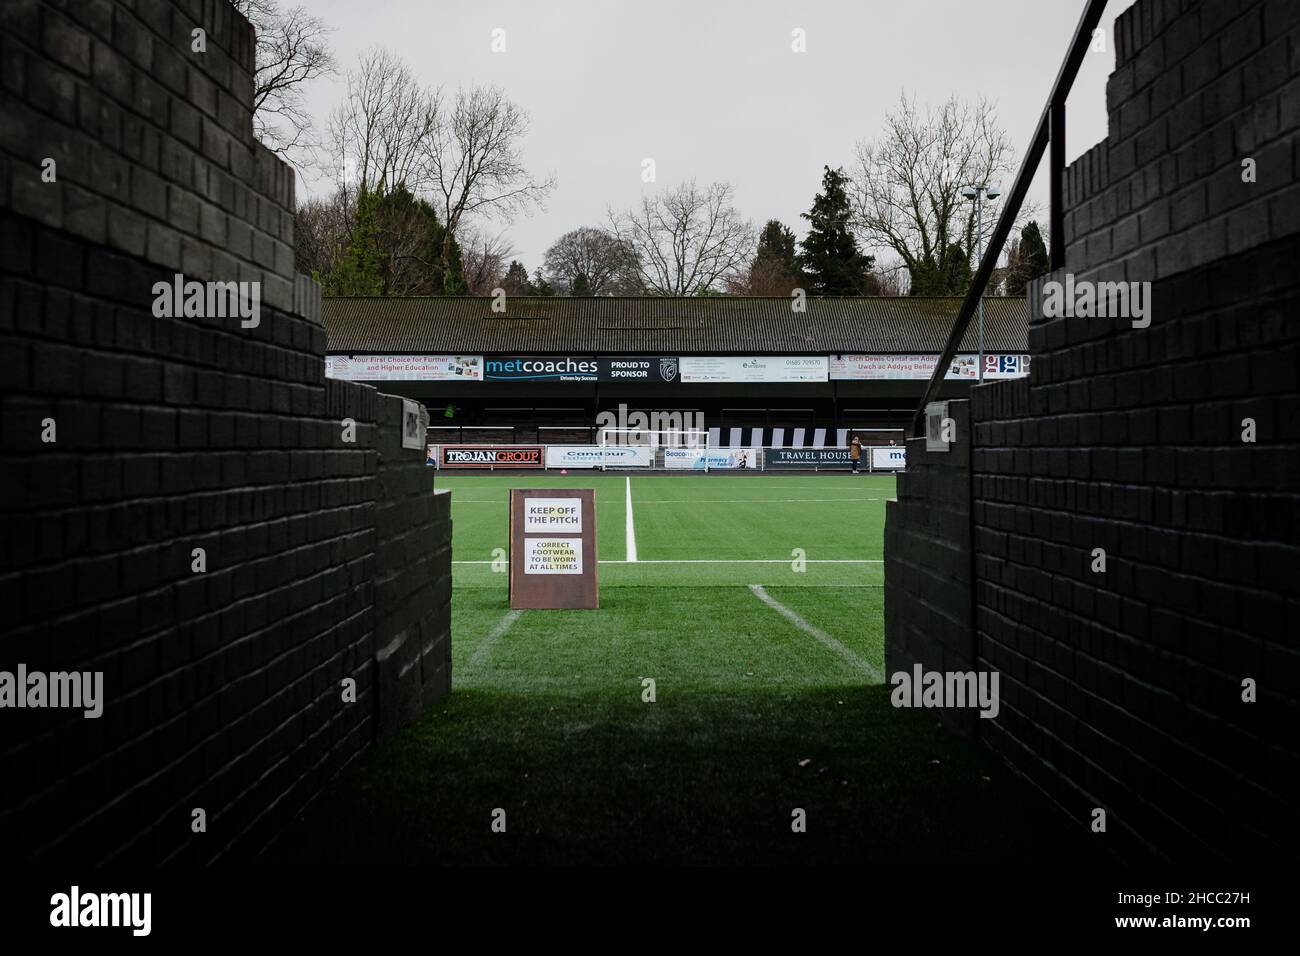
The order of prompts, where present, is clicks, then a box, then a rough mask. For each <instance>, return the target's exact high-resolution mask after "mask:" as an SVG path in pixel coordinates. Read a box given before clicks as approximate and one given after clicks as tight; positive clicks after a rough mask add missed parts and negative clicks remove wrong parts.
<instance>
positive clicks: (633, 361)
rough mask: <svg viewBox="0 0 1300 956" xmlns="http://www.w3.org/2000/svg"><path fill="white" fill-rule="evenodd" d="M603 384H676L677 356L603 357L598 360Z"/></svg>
mask: <svg viewBox="0 0 1300 956" xmlns="http://www.w3.org/2000/svg"><path fill="white" fill-rule="evenodd" d="M596 361H597V362H598V364H599V366H600V370H599V372H598V374H599V376H600V380H601V381H602V382H655V383H663V382H675V381H677V369H678V362H679V359H678V358H677V356H676V355H602V356H600V357H598V358H597V360H596Z"/></svg>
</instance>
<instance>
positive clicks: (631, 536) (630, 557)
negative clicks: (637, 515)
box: [627, 475, 636, 564]
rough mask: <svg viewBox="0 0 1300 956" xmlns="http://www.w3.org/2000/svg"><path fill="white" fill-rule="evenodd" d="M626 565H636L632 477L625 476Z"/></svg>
mask: <svg viewBox="0 0 1300 956" xmlns="http://www.w3.org/2000/svg"><path fill="white" fill-rule="evenodd" d="M627 563H628V564H635V563H636V526H635V525H633V523H632V476H631V475H628V476H627Z"/></svg>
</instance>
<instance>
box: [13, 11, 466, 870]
mask: <svg viewBox="0 0 1300 956" xmlns="http://www.w3.org/2000/svg"><path fill="white" fill-rule="evenodd" d="M195 30H202V31H203V35H204V39H205V43H206V49H205V50H203V51H202V52H200V51H197V50H196V49H195V48H194V40H195V33H194V31H195ZM253 53H254V37H253V33H252V30H251V28H250V26H249V25H248V23H247V22H246V21H244V20H243V19H242V18H241V17H239V16H237V15H236V14H235V13H234V12H233V9H232V8H231V7H230V5H229V3H227V2H226V0H79V2H77V3H62V2H55V0H48V2H38V0H6V2H5V4H4V7H3V15H2V16H0V62H3V69H2V71H0V84H2V85H0V368H2V369H3V379H0V447H2V448H3V469H0V474H2V487H3V493H2V494H0V601H2V602H3V607H4V609H5V613H4V621H3V624H2V625H0V635H2V636H0V671H7V672H11V673H12V672H14V671H15V669H16V668H17V667H18V665H20V664H21V665H24V666H25V667H26V668H27V669H28V670H29V671H42V672H54V671H78V672H80V671H92V672H93V671H98V672H102V673H103V680H104V690H103V697H104V705H103V714H102V716H101V717H99V718H97V719H87V718H85V717H83V716H82V714H81V712H80V711H71V710H66V709H65V710H55V709H22V710H18V709H10V708H4V709H0V767H2V770H0V778H2V779H3V780H4V787H3V795H2V796H0V834H2V835H3V840H4V844H5V846H6V849H7V853H8V855H9V856H10V858H18V859H30V860H41V861H70V862H76V863H100V862H108V861H114V862H140V863H154V862H159V861H167V860H188V861H193V862H207V861H211V860H215V859H218V858H223V857H231V856H246V855H249V854H253V853H255V852H256V851H257V850H258V849H260V848H261V847H262V846H264V845H265V844H266V842H267V841H268V840H270V839H271V838H273V836H274V835H275V833H276V832H277V831H278V829H279V828H280V827H281V826H282V825H283V824H284V823H285V822H286V821H287V820H289V819H290V818H291V817H292V815H293V814H295V813H296V812H297V811H298V810H300V809H301V808H302V807H303V806H304V805H305V803H306V802H307V801H308V800H310V799H311V797H312V796H313V795H314V794H316V793H317V792H318V791H319V790H320V788H321V787H322V786H323V784H324V783H325V782H326V781H327V780H328V779H330V778H331V777H332V776H334V775H335V774H337V773H338V771H339V770H340V769H341V768H342V767H343V766H344V765H345V764H347V763H348V761H349V760H351V759H352V758H353V757H354V756H355V755H356V754H357V753H358V752H359V751H361V750H362V749H363V748H364V747H365V746H366V745H367V744H368V743H370V742H371V741H372V740H374V739H375V738H376V737H377V736H380V735H383V734H386V733H388V732H390V731H391V730H392V729H394V728H395V727H397V726H398V725H399V724H400V723H401V722H402V721H404V720H406V719H409V718H410V717H411V716H413V715H414V714H415V713H416V712H417V711H418V710H419V709H420V708H422V707H423V706H426V705H427V704H428V703H430V702H432V701H433V700H435V699H437V698H438V697H439V696H440V695H442V694H445V693H446V692H447V691H448V690H449V687H450V663H449V661H450V637H449V604H448V601H449V593H450V592H449V579H450V545H449V542H450V516H449V499H448V496H447V495H445V494H442V495H437V496H435V495H433V494H432V490H431V486H432V483H431V481H430V480H429V479H428V475H427V471H426V466H425V465H424V448H423V441H422V440H421V441H420V446H421V447H420V448H419V449H404V448H403V447H402V441H401V436H402V426H403V416H402V403H401V400H400V399H396V398H392V397H389V396H384V395H380V394H379V393H377V392H376V391H375V390H374V389H372V388H369V387H366V386H361V385H355V384H350V383H344V382H336V381H331V380H327V379H325V377H324V361H323V356H324V352H325V344H326V336H325V330H324V328H323V326H322V325H321V321H320V295H319V290H318V289H317V287H316V286H315V284H314V283H313V282H311V281H310V280H307V279H305V278H304V277H302V276H300V275H295V274H294V271H293V254H292V244H293V235H292V229H293V208H294V196H293V182H294V181H293V175H292V172H291V170H290V169H289V168H288V167H287V166H286V165H285V164H283V163H282V162H280V161H279V160H278V159H277V158H276V157H275V156H273V155H272V154H271V153H269V152H268V151H267V150H266V149H264V148H263V147H262V146H261V145H260V144H258V143H257V142H256V141H255V139H254V137H253V134H252V123H251V105H250V104H251V93H252V70H253ZM177 273H181V274H183V276H184V278H185V279H186V280H196V281H199V282H206V281H222V282H224V281H244V282H257V283H259V284H260V290H261V314H260V319H259V321H258V322H257V324H256V325H255V326H253V327H247V328H245V327H243V324H242V323H241V320H240V318H239V317H216V316H207V315H205V316H193V317H181V318H165V317H158V316H157V314H156V313H155V310H154V306H155V293H154V284H155V283H157V282H160V281H161V282H168V283H170V282H171V281H172V279H173V276H174V275H175V274H177ZM421 421H422V422H423V419H422V420H421ZM349 426H351V430H350V432H349ZM420 437H421V439H422V438H423V432H422V429H421V434H420ZM196 549H202V556H201V557H202V562H201V563H200V559H199V556H198V552H197V550H196ZM348 679H351V680H354V681H355V685H356V686H355V702H351V701H349V700H345V693H344V691H345V686H344V682H345V680H348ZM349 696H350V695H349ZM196 810H202V811H204V815H205V816H206V830H205V831H203V832H196V829H198V828H197V827H196V826H195V824H194V821H195V813H194V811H196Z"/></svg>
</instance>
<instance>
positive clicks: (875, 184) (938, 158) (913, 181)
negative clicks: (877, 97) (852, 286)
mask: <svg viewBox="0 0 1300 956" xmlns="http://www.w3.org/2000/svg"><path fill="white" fill-rule="evenodd" d="M1014 163H1015V151H1014V149H1013V148H1012V146H1011V142H1010V140H1009V138H1008V137H1007V134H1006V132H1005V130H1003V129H1002V127H1001V126H1000V125H999V123H998V120H997V114H996V110H995V109H994V107H993V105H992V104H991V103H989V102H988V101H987V100H979V101H977V102H974V103H968V102H964V101H961V100H959V99H957V98H956V97H955V96H954V97H951V98H949V99H948V101H947V102H945V103H943V104H942V105H941V106H939V107H938V108H937V109H929V108H928V109H926V111H925V112H924V113H921V112H920V111H918V109H917V106H916V103H915V101H909V100H908V99H907V97H906V96H903V97H901V99H900V101H899V105H898V107H897V108H896V109H895V110H894V111H893V112H891V113H890V114H889V115H888V116H887V117H886V120H885V131H884V133H883V135H882V136H881V137H880V138H879V139H877V140H875V141H871V142H867V141H863V142H860V143H859V144H858V146H857V149H856V165H855V167H854V168H853V170H852V171H851V174H850V179H851V181H852V187H851V191H850V195H851V198H852V200H853V205H854V225H855V228H856V230H857V231H858V232H859V234H860V235H861V237H862V239H863V243H864V245H865V246H866V247H867V249H868V251H873V252H877V253H889V252H892V253H893V255H894V256H896V257H897V260H898V261H899V262H900V263H901V265H902V266H903V268H905V269H906V271H907V278H908V281H909V285H910V286H911V287H912V288H913V289H914V290H918V289H919V290H922V291H925V292H927V293H934V292H939V291H943V292H946V293H947V294H953V293H954V292H955V291H957V290H951V289H946V288H942V287H943V286H944V284H945V283H948V284H951V281H953V280H952V279H951V278H949V277H953V276H960V274H961V273H962V269H961V268H959V264H958V263H957V262H956V261H954V260H956V259H957V258H959V257H969V256H970V255H971V251H972V250H973V249H975V248H976V236H975V232H976V219H975V205H974V203H972V202H971V201H970V200H968V199H966V198H965V197H964V196H963V195H962V190H963V189H964V188H965V187H967V186H972V185H997V184H999V183H1003V182H1005V181H1008V180H1009V179H1010V177H1011V176H1012V175H1013V174H1014V172H1015V166H1014ZM999 211H1000V210H999V208H998V207H997V205H996V204H994V205H992V206H990V207H988V208H986V209H985V213H984V238H985V240H987V238H988V236H989V234H991V233H992V231H993V228H994V226H995V224H996V221H997V216H998V213H999ZM1031 212H1032V209H1031V208H1029V207H1028V206H1027V207H1026V208H1025V209H1023V210H1022V212H1021V218H1022V219H1027V218H1028V217H1029V215H1030V214H1031ZM936 283H937V285H938V288H931V286H934V285H935V284H936ZM961 291H964V290H961Z"/></svg>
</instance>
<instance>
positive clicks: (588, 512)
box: [510, 488, 600, 609]
mask: <svg viewBox="0 0 1300 956" xmlns="http://www.w3.org/2000/svg"><path fill="white" fill-rule="evenodd" d="M510 607H511V608H515V609H521V608H597V607H600V591H599V588H598V586H597V583H596V490H595V489H594V488H511V489H510Z"/></svg>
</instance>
